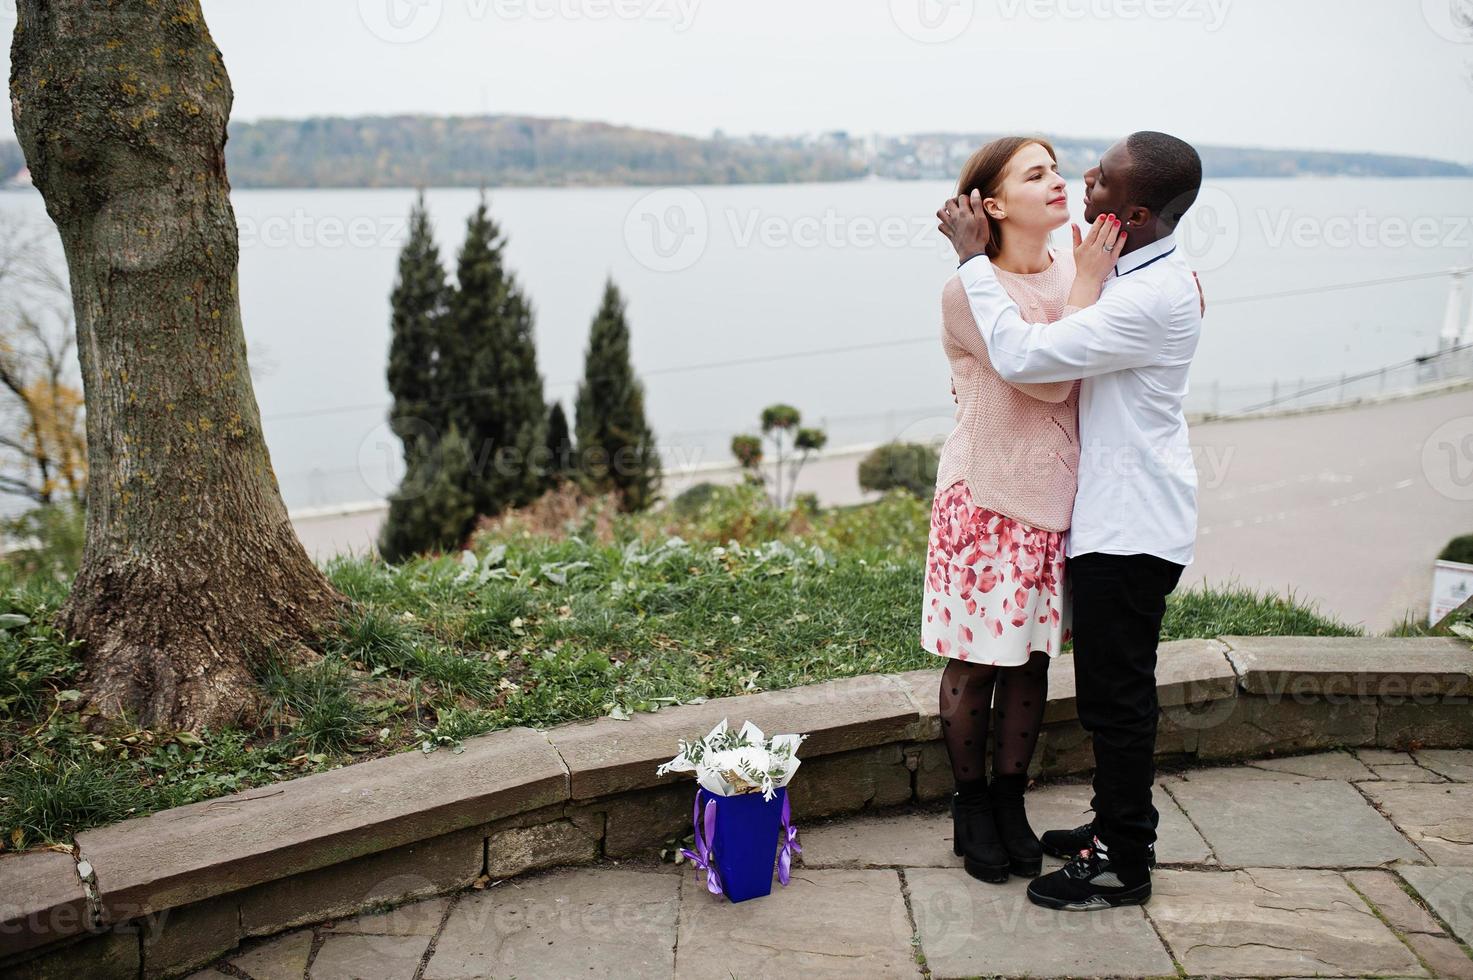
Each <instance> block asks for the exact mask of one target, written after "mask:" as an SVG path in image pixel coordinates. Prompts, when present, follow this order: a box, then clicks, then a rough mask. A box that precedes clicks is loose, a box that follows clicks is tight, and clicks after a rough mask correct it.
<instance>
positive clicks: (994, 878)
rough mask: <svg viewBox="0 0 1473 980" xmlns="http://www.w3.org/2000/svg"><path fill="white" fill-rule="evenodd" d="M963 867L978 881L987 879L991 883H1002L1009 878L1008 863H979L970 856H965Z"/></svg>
mask: <svg viewBox="0 0 1473 980" xmlns="http://www.w3.org/2000/svg"><path fill="white" fill-rule="evenodd" d="M962 867H963V868H965V869H966V872H967V874H969V875H971V876H972V877H973V878H976V879H977V880H978V881H985V882H987V883H988V884H991V885H1001V884H1004V883H1005V882H1006V881H1007V880H1008V866H1007V865H1006V864H979V863H978V862H976V861H973V860H972V859H971V858H969V857H963V858H962Z"/></svg>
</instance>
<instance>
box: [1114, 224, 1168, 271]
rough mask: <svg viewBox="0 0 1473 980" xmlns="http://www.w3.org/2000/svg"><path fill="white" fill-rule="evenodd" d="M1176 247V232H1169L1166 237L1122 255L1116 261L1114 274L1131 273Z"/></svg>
mask: <svg viewBox="0 0 1473 980" xmlns="http://www.w3.org/2000/svg"><path fill="white" fill-rule="evenodd" d="M1174 248H1176V235H1175V234H1169V235H1167V236H1166V237H1164V238H1158V239H1156V240H1155V241H1154V242H1152V243H1151V244H1149V245H1142V246H1141V247H1140V248H1138V249H1136V250H1135V251H1134V252H1129V253H1127V254H1125V255H1122V256H1120V260H1119V261H1118V262H1116V263H1115V272H1114V274H1115V275H1116V276H1124V275H1129V274H1130V273H1132V272H1134V271H1135V270H1137V269H1139V268H1140V267H1141V266H1143V265H1145V264H1146V263H1148V262H1153V261H1155V260H1156V259H1159V258H1161V257H1162V256H1163V255H1166V254H1167V253H1168V252H1170V251H1171V250H1172V249H1174Z"/></svg>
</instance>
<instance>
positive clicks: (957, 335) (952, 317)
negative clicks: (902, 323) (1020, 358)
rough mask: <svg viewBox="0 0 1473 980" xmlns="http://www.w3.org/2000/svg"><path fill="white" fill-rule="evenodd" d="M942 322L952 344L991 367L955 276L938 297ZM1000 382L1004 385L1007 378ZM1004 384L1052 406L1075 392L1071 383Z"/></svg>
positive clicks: (982, 341) (1014, 382) (970, 311)
mask: <svg viewBox="0 0 1473 980" xmlns="http://www.w3.org/2000/svg"><path fill="white" fill-rule="evenodd" d="M941 322H942V325H943V326H944V327H945V329H946V335H947V336H948V337H950V338H951V339H952V341H953V342H955V343H956V344H957V345H958V346H960V347H961V348H962V349H963V350H965V351H966V352H967V353H968V354H971V355H972V356H973V357H975V358H977V359H978V360H979V361H981V362H982V363H983V364H986V365H987V366H988V367H991V366H992V361H991V359H990V358H989V357H988V356H987V344H986V342H985V341H984V340H983V339H982V333H981V331H979V330H978V329H977V321H976V319H974V318H973V316H972V306H971V304H970V303H969V302H968V301H967V291H966V288H965V287H964V286H963V285H962V282H961V279H959V278H958V277H956V276H952V277H951V279H949V280H948V281H947V283H946V288H945V289H944V290H943V291H942V294H941ZM1003 380H1004V381H1007V379H1006V378H1004V379H1003ZM1007 383H1008V384H1009V385H1011V386H1012V387H1014V388H1016V389H1017V390H1018V391H1020V392H1022V393H1023V394H1025V395H1027V396H1028V397H1030V398H1037V399H1038V400H1039V401H1044V402H1052V403H1054V404H1058V403H1059V402H1062V401H1064V400H1065V399H1067V398H1068V397H1069V393H1070V392H1071V391H1072V390H1073V389H1074V382H1073V381H1049V382H1042V383H1029V382H1021V381H1007Z"/></svg>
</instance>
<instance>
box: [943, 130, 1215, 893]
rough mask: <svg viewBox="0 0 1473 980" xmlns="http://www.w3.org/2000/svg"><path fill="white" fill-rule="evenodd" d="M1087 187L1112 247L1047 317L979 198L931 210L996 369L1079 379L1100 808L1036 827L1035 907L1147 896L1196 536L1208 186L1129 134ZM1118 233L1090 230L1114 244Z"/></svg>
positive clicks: (1083, 704)
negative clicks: (1169, 705)
mask: <svg viewBox="0 0 1473 980" xmlns="http://www.w3.org/2000/svg"><path fill="white" fill-rule="evenodd" d="M1084 183H1085V188H1086V191H1085V197H1084V202H1085V212H1084V215H1085V219H1086V220H1088V221H1090V222H1094V221H1096V219H1098V218H1099V216H1101V215H1108V216H1114V217H1118V219H1119V220H1120V222H1121V227H1122V229H1123V231H1124V232H1125V235H1124V242H1123V243H1121V244H1119V245H1118V246H1117V247H1118V249H1119V251H1120V253H1121V254H1120V256H1119V258H1118V260H1117V261H1116V262H1115V266H1114V269H1113V271H1112V272H1110V273H1109V275H1108V277H1107V278H1106V280H1105V282H1104V285H1103V289H1102V292H1101V294H1100V298H1099V301H1098V302H1097V303H1095V304H1094V305H1093V306H1089V307H1086V308H1084V309H1083V310H1080V311H1079V312H1076V313H1072V314H1071V315H1069V316H1066V317H1063V318H1061V319H1059V320H1056V321H1054V322H1053V323H1051V324H1047V325H1041V324H1029V323H1026V322H1025V321H1024V320H1023V319H1022V317H1021V316H1020V315H1019V313H1018V308H1017V306H1016V305H1015V304H1014V303H1013V302H1012V301H1011V300H1010V299H1009V298H1008V295H1007V293H1006V292H1005V291H1004V290H1003V288H1002V286H1001V285H1000V284H999V283H998V281H997V278H996V276H995V275H994V274H993V270H992V265H991V262H990V261H989V260H988V258H987V256H986V255H985V254H983V252H984V249H985V247H986V244H987V238H988V234H989V232H988V225H987V222H986V220H985V218H984V216H983V212H982V201H981V195H980V193H977V192H973V195H972V197H971V199H968V198H965V197H963V198H958V199H957V200H955V201H948V202H947V204H946V205H945V206H944V207H943V209H942V210H941V211H940V212H938V217H940V218H941V223H942V231H943V232H944V233H946V234H947V236H948V237H949V238H950V239H951V241H952V244H953V245H954V246H955V247H956V250H957V255H958V257H959V258H960V259H961V266H960V272H959V275H960V277H961V280H962V283H963V285H964V286H965V287H966V290H967V298H968V299H969V301H970V303H971V307H972V313H973V316H974V317H975V319H976V321H977V328H978V331H979V332H980V333H981V335H982V338H983V339H984V340H985V341H986V344H987V352H988V356H989V358H990V360H991V361H992V366H993V367H994V368H995V369H996V370H997V373H998V374H999V375H1001V376H1002V377H1003V378H1004V379H1006V380H1008V381H1017V382H1042V381H1065V380H1071V379H1075V378H1083V379H1084V380H1083V383H1082V384H1081V386H1080V394H1079V436H1080V463H1079V491H1078V494H1077V495H1076V497H1075V502H1074V514H1073V520H1072V524H1071V527H1070V529H1069V532H1068V535H1069V537H1068V542H1067V545H1066V547H1065V556H1066V558H1067V561H1066V564H1065V578H1066V582H1067V583H1068V584H1069V588H1070V589H1071V593H1072V601H1073V617H1074V621H1073V633H1074V658H1073V659H1074V671H1075V681H1076V698H1077V702H1078V707H1079V720H1080V723H1081V724H1082V725H1083V726H1084V728H1085V730H1086V731H1088V732H1090V734H1091V735H1092V736H1093V742H1094V753H1095V773H1094V799H1093V801H1092V803H1091V807H1092V809H1093V810H1094V813H1095V816H1094V819H1093V821H1092V822H1091V823H1090V824H1086V825H1085V826H1083V827H1079V828H1076V829H1075V830H1071V831H1057V830H1056V831H1050V832H1048V833H1045V834H1044V835H1043V846H1044V849H1045V850H1048V851H1049V852H1050V853H1053V854H1055V855H1056V856H1059V857H1065V858H1070V857H1072V860H1071V861H1070V862H1069V863H1068V864H1067V865H1065V867H1064V868H1062V869H1060V870H1058V871H1055V872H1053V873H1051V874H1048V875H1044V876H1042V877H1039V878H1036V879H1034V881H1032V882H1031V883H1030V884H1029V887H1028V897H1029V898H1030V899H1031V900H1032V901H1033V902H1035V903H1036V904H1039V905H1044V906H1047V907H1050V908H1057V909H1069V910H1082V909H1096V908H1106V907H1109V906H1115V905H1126V904H1140V903H1143V902H1145V901H1146V900H1147V899H1148V898H1149V897H1150V894H1151V873H1150V868H1151V866H1152V865H1153V864H1154V863H1155V860H1154V844H1155V840H1156V824H1157V821H1158V819H1159V817H1158V815H1157V812H1156V809H1155V807H1154V806H1152V803H1151V787H1152V784H1153V783H1154V781H1155V767H1154V753H1155V745H1156V721H1157V712H1158V705H1157V700H1156V646H1157V643H1158V641H1159V639H1160V630H1161V620H1162V618H1163V616H1164V614H1165V611H1166V596H1167V595H1168V594H1170V593H1171V592H1172V590H1174V589H1175V588H1176V585H1177V582H1178V581H1179V580H1180V578H1181V575H1182V571H1183V569H1184V568H1185V566H1187V565H1189V564H1191V561H1192V553H1193V548H1194V544H1195V540H1196V535H1197V473H1196V469H1195V467H1194V465H1193V462H1192V455H1191V447H1190V446H1189V444H1188V442H1187V424H1186V418H1185V416H1184V414H1183V411H1182V399H1183V397H1184V396H1185V395H1186V392H1187V374H1188V371H1189V369H1190V367H1191V363H1192V356H1193V355H1194V354H1195V353H1196V349H1197V340H1198V337H1199V336H1200V334H1201V329H1202V308H1201V306H1200V305H1199V297H1200V294H1199V292H1198V287H1197V283H1196V279H1195V277H1194V276H1193V273H1192V270H1191V268H1190V267H1189V266H1188V265H1187V262H1186V259H1185V256H1183V255H1182V253H1181V252H1180V251H1178V249H1177V247H1176V240H1175V238H1174V236H1173V231H1174V229H1175V228H1176V225H1177V223H1178V222H1179V221H1180V220H1181V217H1182V214H1183V213H1185V212H1186V210H1187V209H1188V208H1189V207H1191V205H1192V203H1193V202H1194V201H1195V200H1196V197H1197V192H1198V190H1199V189H1200V187H1201V183H1202V164H1201V159H1200V158H1199V157H1198V155H1197V152H1196V151H1195V150H1194V149H1192V147H1191V146H1190V145H1188V144H1187V143H1184V142H1183V141H1181V140H1179V139H1176V138H1175V137H1172V136H1167V135H1166V134H1164V133H1154V132H1140V133H1135V134H1133V135H1131V136H1129V137H1127V138H1126V139H1124V140H1121V141H1120V142H1118V143H1116V144H1115V145H1114V146H1111V147H1110V149H1109V150H1107V151H1106V152H1105V154H1104V156H1103V157H1101V158H1100V162H1099V164H1098V165H1096V166H1094V167H1092V168H1090V170H1089V171H1088V172H1087V173H1086V174H1085V175H1084ZM1113 238H1114V236H1113V235H1112V236H1108V237H1107V236H1103V235H1100V236H1093V235H1092V236H1091V239H1090V242H1093V241H1097V243H1098V247H1101V248H1106V249H1107V250H1109V246H1110V244H1111V239H1113ZM1090 242H1086V243H1085V244H1086V246H1089V245H1090Z"/></svg>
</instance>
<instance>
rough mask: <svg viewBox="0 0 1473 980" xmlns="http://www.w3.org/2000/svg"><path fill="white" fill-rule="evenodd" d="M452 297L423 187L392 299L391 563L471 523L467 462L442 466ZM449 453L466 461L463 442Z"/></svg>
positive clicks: (386, 538) (384, 551) (385, 532)
mask: <svg viewBox="0 0 1473 980" xmlns="http://www.w3.org/2000/svg"><path fill="white" fill-rule="evenodd" d="M449 300H450V286H449V284H448V283H447V282H446V281H445V267H444V266H443V265H442V264H441V262H440V250H439V247H438V246H437V245H436V244H435V237H434V232H433V229H432V228H431V227H430V220H429V214H428V212H427V210H426V208H425V203H424V190H423V189H421V190H420V192H419V195H418V198H417V199H416V201H415V203H414V205H413V206H412V207H411V209H410V212H409V239H408V241H406V242H405V244H404V248H403V249H402V250H401V251H400V253H399V273H398V277H397V279H396V281H395V283H394V289H393V292H392V293H391V294H390V296H389V306H390V340H389V364H388V371H387V373H388V383H389V392H390V394H392V395H393V399H394V400H393V404H392V406H391V407H390V409H389V427H390V428H391V429H392V430H393V432H394V434H395V435H397V436H398V437H399V441H400V442H401V443H402V445H403V452H404V468H405V475H404V480H403V481H402V482H401V483H400V485H399V487H398V489H397V490H396V491H395V492H394V493H393V494H391V495H390V497H389V513H388V517H387V518H386V520H385V521H384V526H383V527H382V528H381V529H380V532H379V553H380V554H381V555H383V556H384V558H385V559H387V560H389V561H394V562H397V561H402V560H404V559H405V558H408V557H409V556H411V555H413V554H415V553H416V552H420V551H427V550H431V549H434V548H439V547H445V546H446V545H445V541H446V539H447V536H448V533H449V532H448V531H447V530H446V527H445V525H446V524H449V525H452V526H459V525H468V524H469V521H470V517H471V516H473V515H466V514H464V513H463V498H464V496H465V489H464V486H465V482H466V481H467V480H468V478H469V470H468V469H467V468H466V466H465V465H464V461H463V460H462V462H461V463H460V464H459V472H458V474H457V473H453V472H452V473H449V474H447V473H445V472H444V467H442V466H441V465H440V460H441V459H442V458H443V456H444V451H445V450H444V449H443V448H442V447H441V442H442V439H443V437H444V436H445V434H446V433H447V429H448V426H449V419H448V415H447V402H446V401H445V400H444V398H443V397H442V395H443V392H442V386H443V384H444V380H443V379H442V378H441V374H442V373H443V371H444V368H445V362H444V361H443V360H442V358H441V351H440V344H441V338H442V335H443V334H444V332H445V331H446V320H447V314H448V303H449ZM457 438H458V436H457ZM448 448H449V450H450V453H451V456H452V460H453V459H454V457H455V455H456V454H457V453H458V454H459V455H460V456H461V457H463V456H464V448H465V443H464V440H461V441H460V442H459V443H458V444H457V445H451V446H450V447H448ZM455 479H459V480H460V481H461V483H460V486H459V488H458V489H457V488H454V487H452V486H451V485H450V484H449V483H448V482H447V481H451V480H455Z"/></svg>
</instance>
